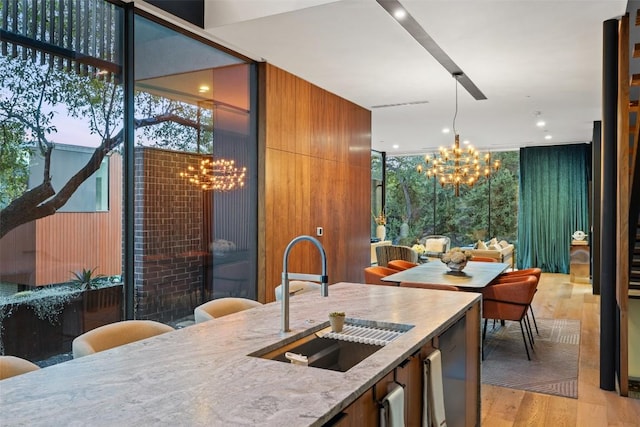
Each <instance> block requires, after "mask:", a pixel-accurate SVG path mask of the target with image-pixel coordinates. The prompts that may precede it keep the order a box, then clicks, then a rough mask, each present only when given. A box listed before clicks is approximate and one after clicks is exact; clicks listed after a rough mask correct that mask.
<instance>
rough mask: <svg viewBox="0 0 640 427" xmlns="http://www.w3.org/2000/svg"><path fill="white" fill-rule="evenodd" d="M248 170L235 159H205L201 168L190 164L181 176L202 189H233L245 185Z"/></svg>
mask: <svg viewBox="0 0 640 427" xmlns="http://www.w3.org/2000/svg"><path fill="white" fill-rule="evenodd" d="M246 172H247V168H246V167H243V168H242V169H239V168H237V167H236V165H235V161H234V160H225V159H215V160H212V159H203V160H201V161H200V169H196V168H194V167H193V166H189V167H188V168H187V171H186V172H180V176H181V177H182V178H185V179H188V180H189V182H190V183H192V184H194V185H197V186H198V187H200V188H201V189H202V190H213V191H231V190H235V189H236V188H242V187H244V179H245V175H246Z"/></svg>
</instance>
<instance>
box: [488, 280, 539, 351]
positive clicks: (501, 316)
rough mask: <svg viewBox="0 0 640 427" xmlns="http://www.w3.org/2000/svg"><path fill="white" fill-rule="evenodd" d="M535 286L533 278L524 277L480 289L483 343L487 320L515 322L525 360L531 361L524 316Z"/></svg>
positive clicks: (531, 341)
mask: <svg viewBox="0 0 640 427" xmlns="http://www.w3.org/2000/svg"><path fill="white" fill-rule="evenodd" d="M536 285H537V280H536V278H535V276H524V277H522V278H521V279H520V280H518V281H513V282H505V283H498V284H495V285H489V286H486V287H484V288H482V317H483V318H484V327H483V330H482V339H483V341H484V339H485V337H486V335H487V320H488V319H495V320H510V321H517V322H518V323H520V330H521V332H522V339H523V341H524V348H525V351H526V353H527V359H529V360H531V356H530V355H529V348H528V346H527V336H528V338H529V343H530V344H531V347H532V348H533V343H534V342H533V333H532V332H531V326H530V325H529V323H528V322H527V320H528V318H527V316H526V314H527V310H529V306H530V305H531V301H532V300H533V295H534V293H535V291H536ZM525 331H526V336H525ZM483 357H484V351H483Z"/></svg>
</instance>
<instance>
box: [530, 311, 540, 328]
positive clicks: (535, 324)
mask: <svg viewBox="0 0 640 427" xmlns="http://www.w3.org/2000/svg"><path fill="white" fill-rule="evenodd" d="M529 311H530V312H531V317H532V318H533V325H534V326H535V327H536V334H538V335H540V332H539V331H538V323H537V322H536V316H535V315H534V314H533V307H531V306H529Z"/></svg>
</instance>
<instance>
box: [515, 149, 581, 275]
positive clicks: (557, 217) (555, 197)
mask: <svg viewBox="0 0 640 427" xmlns="http://www.w3.org/2000/svg"><path fill="white" fill-rule="evenodd" d="M590 164H591V162H590V146H589V145H588V144H571V145H559V146H551V147H528V148H522V149H520V210H519V215H518V248H517V252H516V256H517V263H518V267H519V268H529V267H540V268H541V269H542V270H543V271H547V272H553V273H568V272H569V249H570V245H571V235H572V234H573V232H574V231H576V230H582V231H584V232H585V233H588V232H589V230H588V227H589V218H588V214H589V212H588V208H589V206H588V200H589V194H588V192H589V184H588V182H589V176H590V171H589V168H590Z"/></svg>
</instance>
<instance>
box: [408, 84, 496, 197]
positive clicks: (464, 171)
mask: <svg viewBox="0 0 640 427" xmlns="http://www.w3.org/2000/svg"><path fill="white" fill-rule="evenodd" d="M461 75H462V74H453V77H454V78H455V79H456V111H455V115H454V116H453V133H454V135H455V140H454V143H453V146H451V148H445V147H440V151H439V152H438V153H435V154H433V155H426V156H425V158H424V162H425V164H426V168H423V166H422V165H419V166H418V172H419V173H423V171H424V174H425V176H426V177H428V178H434V179H437V180H438V181H439V182H440V185H441V186H442V187H445V186H447V185H451V186H452V187H453V188H454V193H455V195H456V197H457V196H459V195H460V186H461V185H467V186H469V187H473V186H474V184H475V183H476V182H478V180H479V179H480V178H482V177H487V178H488V177H489V176H490V175H491V172H492V171H497V170H498V169H500V160H495V161H493V163H492V161H491V154H490V153H487V154H484V155H481V154H480V153H479V152H478V151H477V150H476V149H475V148H473V147H472V146H471V145H467V146H466V147H464V148H460V135H458V133H457V132H456V116H457V115H458V78H459V77H460V76H461Z"/></svg>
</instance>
